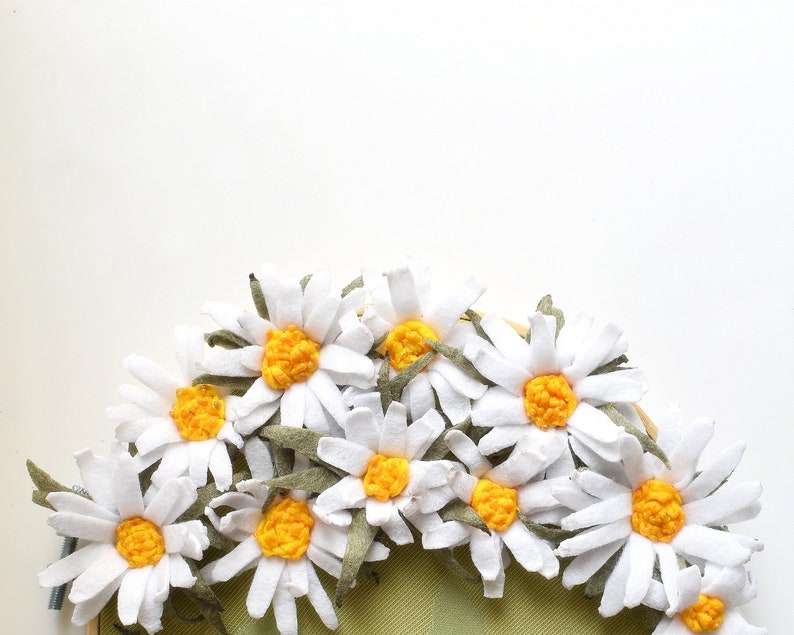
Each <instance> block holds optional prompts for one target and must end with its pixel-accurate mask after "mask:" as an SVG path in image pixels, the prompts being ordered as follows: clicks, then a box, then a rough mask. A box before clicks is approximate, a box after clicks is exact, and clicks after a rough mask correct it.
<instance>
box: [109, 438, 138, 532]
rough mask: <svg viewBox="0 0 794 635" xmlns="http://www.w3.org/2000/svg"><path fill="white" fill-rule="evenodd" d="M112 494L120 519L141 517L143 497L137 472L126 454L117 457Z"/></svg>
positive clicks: (130, 458)
mask: <svg viewBox="0 0 794 635" xmlns="http://www.w3.org/2000/svg"><path fill="white" fill-rule="evenodd" d="M113 493H114V495H115V498H116V507H117V509H118V511H119V517H120V518H132V517H136V516H142V515H143V509H144V507H143V495H142V494H141V484H140V481H139V480H138V470H137V469H136V467H135V462H134V461H133V460H132V457H131V456H130V455H129V454H128V453H127V452H124V453H123V454H121V455H120V456H119V459H118V464H117V465H116V473H115V474H114V476H113Z"/></svg>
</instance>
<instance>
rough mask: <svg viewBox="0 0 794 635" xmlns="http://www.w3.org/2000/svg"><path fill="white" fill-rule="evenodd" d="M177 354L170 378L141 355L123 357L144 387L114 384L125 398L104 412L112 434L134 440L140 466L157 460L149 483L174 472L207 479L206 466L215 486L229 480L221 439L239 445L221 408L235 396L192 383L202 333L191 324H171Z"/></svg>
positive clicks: (199, 483)
mask: <svg viewBox="0 0 794 635" xmlns="http://www.w3.org/2000/svg"><path fill="white" fill-rule="evenodd" d="M174 344H175V349H176V356H177V360H178V361H179V366H180V368H181V370H182V379H176V378H174V377H172V376H171V375H169V374H168V373H167V372H166V371H165V370H163V369H162V368H161V367H160V366H159V365H158V364H156V363H155V362H153V361H151V360H150V359H148V358H146V357H143V356H142V355H130V356H129V357H127V358H126V359H125V360H124V367H125V368H126V369H127V371H128V372H129V373H130V374H131V375H132V376H133V377H135V378H136V379H137V380H138V381H140V382H141V383H142V384H143V385H144V386H145V388H141V387H139V386H134V385H130V384H124V385H122V386H121V387H120V388H119V393H120V394H121V396H122V397H125V398H126V399H128V400H129V401H130V402H132V403H130V404H128V405H124V406H116V407H113V408H108V410H107V416H108V418H109V419H110V420H111V421H116V422H118V424H119V425H118V426H117V428H116V438H117V439H118V440H119V441H122V442H125V443H134V444H135V448H136V449H137V451H138V454H136V456H135V461H136V463H137V464H138V469H139V470H143V469H145V468H147V467H149V466H150V465H153V464H154V463H155V462H157V461H160V464H159V465H158V467H157V469H156V470H155V472H154V474H153V475H152V482H153V483H154V484H155V486H157V487H159V486H161V485H162V484H163V483H164V482H165V481H167V480H168V479H170V478H175V477H177V476H183V475H185V474H187V475H189V476H190V478H191V479H193V482H194V483H195V484H196V485H197V486H202V485H205V484H206V483H207V469H209V471H210V472H211V473H212V477H213V479H214V480H215V485H216V486H217V488H218V489H219V490H221V491H225V490H227V489H229V486H230V485H231V484H232V462H231V459H230V458H229V450H228V448H227V447H226V446H227V444H230V445H234V446H236V447H237V448H240V447H242V445H243V439H242V437H241V436H240V435H239V434H238V433H237V432H235V430H234V427H233V424H232V422H231V420H230V418H229V416H228V414H227V410H228V407H229V406H230V405H231V404H233V403H234V400H235V399H236V398H235V397H230V396H227V397H224V396H222V394H221V392H219V389H218V388H217V387H215V386H210V385H209V384H198V385H196V386H193V385H192V381H193V379H195V378H196V377H197V376H198V375H199V374H200V372H201V369H200V367H199V363H200V361H201V358H202V355H203V353H204V335H203V333H202V332H201V329H200V328H199V327H197V326H177V327H176V329H175V330H174Z"/></svg>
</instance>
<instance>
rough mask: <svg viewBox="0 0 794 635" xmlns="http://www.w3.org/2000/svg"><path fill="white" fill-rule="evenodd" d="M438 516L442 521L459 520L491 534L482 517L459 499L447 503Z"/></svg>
mask: <svg viewBox="0 0 794 635" xmlns="http://www.w3.org/2000/svg"><path fill="white" fill-rule="evenodd" d="M438 515H439V516H441V520H444V521H448V520H458V521H460V522H462V523H466V524H467V525H471V526H472V527H476V528H477V529H482V530H483V531H485V532H487V533H489V534H490V533H491V531H490V530H489V529H488V525H486V524H485V521H484V520H483V519H482V517H481V516H480V515H479V514H478V513H477V512H476V511H474V509H472V507H471V506H470V505H467V504H466V503H464V502H463V501H462V500H460V499H459V498H456V499H455V500H453V501H450V502H449V503H447V504H446V506H444V507H443V508H442V509H441V511H439V512H438Z"/></svg>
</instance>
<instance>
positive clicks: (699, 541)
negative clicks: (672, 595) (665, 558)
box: [670, 525, 751, 566]
mask: <svg viewBox="0 0 794 635" xmlns="http://www.w3.org/2000/svg"><path fill="white" fill-rule="evenodd" d="M670 545H671V546H672V547H673V549H675V550H676V551H677V552H678V553H680V554H682V555H684V556H692V557H694V558H702V559H703V560H710V561H712V562H715V563H716V564H720V565H724V566H733V565H736V564H741V563H743V562H747V560H749V559H750V555H751V551H750V550H749V549H748V548H746V547H744V546H743V545H742V544H741V543H740V542H739V541H738V540H737V539H736V538H735V537H734V536H733V535H732V534H730V533H729V532H726V531H720V530H718V529H712V528H710V527H702V526H700V525H684V527H683V528H682V529H681V531H679V532H678V533H677V534H676V536H675V538H673V540H672V541H671V542H670Z"/></svg>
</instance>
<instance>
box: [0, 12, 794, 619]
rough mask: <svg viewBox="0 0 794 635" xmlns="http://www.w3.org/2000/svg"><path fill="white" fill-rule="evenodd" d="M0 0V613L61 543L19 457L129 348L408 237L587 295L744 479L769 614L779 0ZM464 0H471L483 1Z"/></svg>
mask: <svg viewBox="0 0 794 635" xmlns="http://www.w3.org/2000/svg"><path fill="white" fill-rule="evenodd" d="M485 4H486V3H467V2H450V3H440V2H417V3H413V2H402V3H399V4H397V3H390V4H385V3H373V2H362V3H359V2H322V3H320V2H315V3H266V4H242V3H227V2H224V3H202V4H187V3H134V2H133V3H123V4H116V3H83V2H63V3H53V4H40V3H26V2H4V3H2V4H0V212H1V213H2V232H0V265H1V266H2V271H1V272H0V276H1V277H2V278H1V279H2V300H0V302H2V314H1V318H0V319H2V336H1V337H2V341H1V342H0V345H2V351H3V358H2V362H0V372H1V373H2V375H1V376H0V421H2V428H1V429H2V431H3V432H4V434H5V435H6V438H7V441H6V443H3V444H2V462H0V469H2V477H3V482H4V483H5V486H4V487H3V489H2V491H3V494H2V495H3V500H2V502H3V511H2V513H3V514H4V516H5V518H4V520H3V522H2V523H1V524H0V532H2V541H0V544H1V545H2V546H3V547H4V551H3V559H4V563H5V566H4V567H3V572H2V574H0V602H2V606H3V608H4V609H5V611H6V614H7V615H6V617H4V618H3V620H4V622H7V621H8V620H10V625H6V626H4V627H3V629H2V630H4V631H5V632H9V633H42V634H45V635H46V634H49V633H65V634H67V633H68V634H71V633H81V632H83V630H82V629H76V628H74V627H70V626H69V625H68V617H69V615H68V613H69V612H68V611H64V612H63V613H64V614H62V615H58V614H54V613H52V612H48V611H47V610H46V608H45V606H46V603H47V597H48V593H47V591H45V590H42V589H40V588H39V587H38V586H37V584H36V579H35V573H36V572H37V571H39V570H41V569H42V568H43V567H44V566H46V564H47V563H49V562H50V561H52V560H53V559H55V558H56V557H57V554H58V551H59V549H60V540H59V539H58V538H56V536H55V535H54V532H52V531H51V530H50V529H49V528H48V527H47V526H46V523H45V518H46V512H45V511H44V510H42V509H40V508H37V507H35V506H34V505H32V504H31V503H30V502H29V494H30V486H29V483H28V481H27V476H26V474H25V470H24V460H25V459H26V458H28V457H30V458H33V459H34V460H35V461H36V462H38V463H39V464H40V465H41V466H43V467H44V468H46V469H47V470H49V471H50V472H52V473H53V475H55V476H56V477H57V478H59V479H60V480H62V481H64V482H67V483H72V482H76V479H77V471H76V469H75V467H74V462H73V459H72V456H71V454H72V452H74V451H76V450H78V449H80V448H82V447H84V446H87V445H90V446H91V447H92V448H94V449H95V450H96V451H97V452H102V453H104V452H106V451H107V448H108V445H109V443H110V442H111V440H112V438H113V426H112V424H110V423H108V422H106V421H105V420H104V417H103V413H104V408H105V407H106V406H109V405H114V404H117V403H120V398H119V397H117V395H116V387H117V385H118V384H119V383H121V382H122V381H125V380H126V377H125V376H124V373H123V370H122V368H121V361H120V360H121V359H122V358H123V357H124V356H125V355H127V354H128V353H130V352H138V353H141V354H145V355H148V356H150V357H153V358H155V359H157V360H159V361H161V362H162V363H163V364H165V365H170V367H175V365H174V363H173V362H172V356H171V332H172V327H173V325H174V324H175V323H184V322H197V321H198V322H199V323H201V324H202V325H204V326H209V324H208V323H207V322H206V321H205V320H204V318H201V317H200V315H199V310H200V307H201V305H202V303H203V302H204V300H205V299H215V300H226V301H229V302H232V303H238V304H245V303H247V302H248V299H247V275H248V273H249V272H251V271H257V270H258V268H259V266H260V264H261V263H262V262H265V261H273V262H276V263H278V265H279V267H280V269H281V271H282V272H283V273H285V274H288V275H290V276H300V275H302V274H304V273H307V272H308V271H310V270H311V269H313V268H314V266H315V265H317V264H324V265H327V266H328V267H329V268H331V269H332V271H334V272H335V275H336V279H337V281H338V282H339V283H340V284H342V283H345V282H347V281H348V280H350V279H352V278H353V277H355V276H356V275H357V273H358V266H359V264H362V263H375V264H378V265H380V266H382V267H383V268H384V269H386V268H391V267H393V266H396V265H398V264H400V263H401V261H402V258H403V256H404V255H405V254H407V253H412V254H419V255H422V256H424V257H425V258H426V259H427V261H429V263H430V264H431V265H432V267H433V269H434V271H435V281H434V284H435V286H436V288H437V289H439V290H442V289H444V288H445V286H447V285H449V284H452V283H455V282H457V281H458V280H459V279H461V278H462V277H464V276H468V275H470V274H472V273H476V274H479V275H481V276H482V277H484V278H485V279H486V281H488V283H489V290H488V291H487V292H486V295H485V296H484V298H483V299H482V300H481V302H480V303H479V304H478V305H477V306H478V307H479V308H488V309H492V310H496V311H498V312H500V313H502V314H504V315H506V316H509V317H513V318H514V319H517V320H522V319H524V317H525V316H526V314H527V313H528V312H529V311H530V309H532V308H533V307H534V305H535V303H536V302H537V300H538V298H539V297H540V296H542V295H543V294H545V293H547V292H550V293H552V294H553V295H554V298H555V301H556V303H557V304H558V305H560V306H561V307H562V308H564V309H568V310H569V311H573V310H575V309H577V308H579V307H582V308H586V309H588V310H589V311H591V312H593V313H594V314H596V315H597V316H599V317H600V318H602V319H607V318H615V319H616V320H618V321H619V322H620V323H621V325H622V326H623V327H624V329H625V331H626V333H627V334H628V337H629V339H630V341H631V349H630V358H631V361H632V362H633V363H634V364H636V365H639V366H641V367H643V368H644V369H645V370H646V372H647V375H648V378H649V383H650V390H649V392H648V394H647V395H646V397H645V398H644V399H643V405H644V407H645V409H646V410H647V411H648V413H649V414H651V416H657V417H658V416H659V415H660V414H661V412H663V411H664V409H665V408H666V407H667V404H668V403H670V402H677V403H679V404H680V405H681V407H682V408H683V410H684V411H685V412H686V413H687V414H689V415H691V416H692V417H695V416H701V415H707V416H712V417H714V418H715V419H716V420H717V423H718V427H717V433H716V437H715V441H714V443H713V448H712V450H711V454H712V455H713V454H716V452H717V451H718V450H720V449H722V448H724V447H725V446H727V445H728V444H730V443H731V442H732V441H733V440H735V439H736V438H745V439H746V440H747V441H748V442H749V448H748V450H747V453H746V455H745V459H744V462H743V464H742V465H741V466H740V468H739V469H738V470H737V473H736V475H735V477H734V478H735V479H737V480H761V481H763V483H764V486H765V493H764V498H763V500H764V505H765V508H764V511H763V512H762V515H761V516H760V517H759V518H758V519H757V520H755V521H751V522H748V523H745V524H743V525H740V526H737V527H735V528H734V529H735V530H736V531H743V532H745V533H749V534H753V535H756V536H758V537H761V538H762V539H763V540H764V541H765V543H766V550H765V551H764V552H763V553H760V554H758V555H757V556H756V557H755V558H754V560H753V570H754V572H755V577H756V579H757V582H758V587H759V590H760V596H759V598H758V599H756V600H755V601H754V602H752V603H751V604H750V605H748V606H747V609H746V611H745V614H746V616H747V618H748V620H749V621H750V622H752V623H756V624H759V625H765V626H767V627H768V628H769V630H770V632H771V633H785V632H788V630H789V629H790V625H791V621H790V617H789V615H790V611H789V610H787V606H789V605H790V602H791V600H790V597H789V595H788V593H787V591H788V588H789V586H790V585H789V584H788V583H786V580H787V575H788V574H790V572H791V571H792V570H794V556H793V555H792V547H791V543H790V542H789V541H790V540H791V530H792V524H793V523H792V520H793V519H794V518H793V516H794V515H793V514H792V511H791V509H792V505H791V496H790V491H791V489H790V482H791V474H790V472H789V471H788V470H789V469H790V466H791V462H792V441H791V433H790V428H791V424H792V410H793V409H792V406H791V403H790V402H789V397H790V395H791V394H792V389H791V386H792V382H794V364H793V363H792V354H794V329H792V310H794V288H793V287H794V285H792V269H793V267H792V265H794V257H792V247H791V245H792V239H793V238H794V236H793V234H794V223H793V222H792V205H793V204H794V178H792V177H794V118H793V116H792V113H794V64H793V63H792V62H794V44H793V40H792V37H791V26H792V24H794V8H793V5H791V4H790V3H784V2H780V3H772V2H768V3H756V2H749V1H748V2H744V3H730V2H722V3H697V2H695V3H693V2H685V3H655V4H653V5H651V4H646V3H634V2H632V3H629V2H621V3H614V2H613V3H608V4H607V3H596V2H586V3H567V2H564V3H526V2H524V3H516V4H513V3H499V5H498V7H493V6H489V7H487V8H485ZM488 4H492V3H488Z"/></svg>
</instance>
